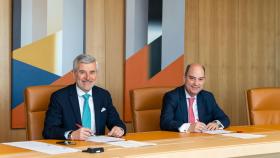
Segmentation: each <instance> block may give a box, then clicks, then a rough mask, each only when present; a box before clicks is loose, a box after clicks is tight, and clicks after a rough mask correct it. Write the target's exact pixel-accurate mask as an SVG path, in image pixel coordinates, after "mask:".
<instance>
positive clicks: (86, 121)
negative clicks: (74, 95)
mask: <svg viewBox="0 0 280 158" xmlns="http://www.w3.org/2000/svg"><path fill="white" fill-rule="evenodd" d="M89 97H90V95H89V94H84V95H83V98H84V109H83V116H82V124H83V127H85V128H89V129H90V128H91V117H90V115H91V114H90V108H89V103H88V100H89Z"/></svg>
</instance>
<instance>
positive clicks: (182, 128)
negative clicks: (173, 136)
mask: <svg viewBox="0 0 280 158" xmlns="http://www.w3.org/2000/svg"><path fill="white" fill-rule="evenodd" d="M185 94H186V102H187V106H188V108H187V109H189V101H188V98H191V96H190V95H189V93H188V92H187V91H186V89H185ZM193 98H195V100H194V102H193V113H194V118H195V120H196V122H197V121H199V117H198V110H197V97H196V96H194V97H193ZM213 122H215V123H217V124H218V126H219V129H224V126H223V124H222V123H221V122H220V121H219V120H214V121H213ZM190 126H191V123H183V124H182V125H181V126H180V127H179V129H178V130H179V132H187V131H188V130H189V128H190Z"/></svg>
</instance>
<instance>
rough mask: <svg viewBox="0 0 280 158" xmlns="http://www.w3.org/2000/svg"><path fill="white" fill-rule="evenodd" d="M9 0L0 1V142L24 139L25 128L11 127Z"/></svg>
mask: <svg viewBox="0 0 280 158" xmlns="http://www.w3.org/2000/svg"><path fill="white" fill-rule="evenodd" d="M11 15H12V14H11V0H1V1H0V87H1V88H0V129H1V130H0V142H4V141H16V140H25V130H24V129H19V130H12V129H11V119H10V118H11V110H10V108H11V107H10V105H11V100H10V98H11V86H10V85H11V74H10V72H11V30H12V28H11Z"/></svg>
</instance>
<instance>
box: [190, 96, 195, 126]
mask: <svg viewBox="0 0 280 158" xmlns="http://www.w3.org/2000/svg"><path fill="white" fill-rule="evenodd" d="M188 100H189V109H188V114H189V123H195V117H194V112H193V102H194V100H195V98H193V97H192V98H188Z"/></svg>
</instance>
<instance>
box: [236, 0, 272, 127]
mask: <svg viewBox="0 0 280 158" xmlns="http://www.w3.org/2000/svg"><path fill="white" fill-rule="evenodd" d="M275 27H276V26H275V0H266V1H263V0H240V1H239V32H238V36H239V39H238V41H239V47H238V54H237V55H238V60H237V61H238V62H237V66H238V67H237V70H238V71H239V72H238V77H237V82H238V84H237V86H238V88H239V90H238V91H237V94H242V93H243V92H244V91H245V90H246V89H250V88H254V87H267V86H268V87H273V86H276V84H275V83H276V81H275V75H276V63H275V58H276V52H275V48H276V46H275V34H276V32H275ZM237 105H239V106H240V108H239V110H238V112H239V113H237V115H235V117H236V118H237V119H238V123H244V120H243V117H242V116H243V115H245V109H243V108H242V107H245V96H240V98H239V99H238V104H237Z"/></svg>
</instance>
